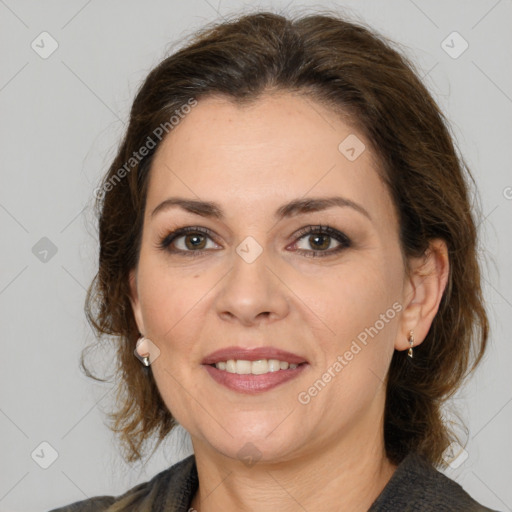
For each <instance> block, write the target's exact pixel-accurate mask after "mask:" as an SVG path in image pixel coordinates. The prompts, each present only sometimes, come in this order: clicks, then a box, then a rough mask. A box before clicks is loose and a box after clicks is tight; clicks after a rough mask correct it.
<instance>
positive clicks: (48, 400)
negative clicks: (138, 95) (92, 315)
mask: <svg viewBox="0 0 512 512" xmlns="http://www.w3.org/2000/svg"><path fill="white" fill-rule="evenodd" d="M218 2H219V0H192V1H187V2H184V1H182V2H178V1H153V2H149V3H145V2H135V1H130V2H128V1H121V0H113V1H109V2H99V1H91V0H89V1H86V0H79V1H67V2H64V1H60V2H59V1H47V2H36V1H22V0H19V1H15V0H0V43H1V44H0V52H1V55H2V65H1V74H0V109H1V117H0V141H1V147H2V161H1V170H0V172H1V187H0V233H1V237H2V251H1V264H0V321H1V324H0V325H1V327H2V334H1V339H2V356H1V358H0V379H1V387H0V429H1V436H0V448H1V453H0V461H1V462H0V465H1V467H0V510H1V511H8V510H9V511H24V512H28V511H36V510H47V509H49V508H52V507H55V506H57V505H64V504H67V503H69V502H72V501H75V500H80V499H85V498H87V497H90V496H94V495H98V494H120V493H122V492H124V491H126V490H127V489H129V488H130V487H132V486H134V485H135V484H137V483H139V482H142V481H146V480H148V479H149V478H151V477H152V476H153V475H154V474H156V473H157V472H159V471H161V470H163V469H164V468H166V467H168V466H169V465H170V464H172V463H174V462H176V461H177V460H179V459H180V458H182V457H183V456H185V455H188V454H189V453H190V444H189V441H188V439H187V437H186V435H185V434H184V432H183V431H181V433H180V432H179V431H177V433H176V435H173V436H171V438H170V439H169V442H167V443H166V444H165V446H163V447H162V448H161V449H160V450H159V452H158V453H157V454H156V455H155V456H154V457H153V458H152V459H151V460H150V461H149V462H147V463H144V464H138V465H136V466H135V467H131V468H130V467H127V466H126V465H125V464H124V463H123V462H122V459H121V457H120V455H119V452H118V449H117V446H116V444H115V442H114V438H113V436H112V434H110V432H109V431H108V429H107V428H106V427H105V426H104V424H103V421H104V416H103V415H102V412H101V411H102V410H108V408H109V405H110V404H111V403H112V400H113V398H114V397H113V393H111V390H112V387H111V385H110V384H96V383H94V381H92V380H90V379H87V378H86V377H85V376H83V375H82V374H81V373H80V372H79V369H78V359H79V354H80V350H81V349H82V347H83V346H85V345H86V344H90V343H91V342H93V341H94V337H93V334H92V332H91V331H90V329H89V326H88V324H87V322H86V320H85V316H84V314H83V303H84V297H85V289H86V287H87V285H88V284H89V282H90V280H91V278H92V276H93V274H94V270H95V262H96V258H97V243H96V239H95V222H94V217H93V214H92V211H91V205H92V193H93V190H94V188H95V187H96V186H97V184H98V181H99V178H100V176H101V174H102V173H103V172H104V171H105V170H106V168H107V166H108V164H109V161H110V159H111V158H112V157H113V155H114V152H115V148H116V145H117V143H118V142H119V140H120V137H121V135H122V133H123V130H124V127H125V123H126V121H127V118H128V110H129V107H130V104H131V101H132V100H133V96H134V93H135V91H136V88H137V86H138V85H139V83H140V81H141V80H142V78H143V77H144V76H145V75H146V73H147V72H148V71H149V70H150V69H151V68H152V67H153V66H154V65H155V64H157V63H158V62H159V60H160V59H161V58H162V57H163V56H164V55H165V54H166V52H167V51H168V50H171V49H172V48H175V46H174V44H175V43H176V42H179V40H180V39H181V38H182V37H183V36H184V35H186V34H188V33H190V32H191V31H192V30H194V29H195V28H198V27H200V26H201V25H203V24H204V23H205V22H209V21H212V20H214V19H222V17H223V16H226V15H229V14H230V13H232V12H233V11H235V10H237V9H239V8H241V7H244V9H246V10H254V9H255V8H256V7H258V6H260V7H263V8H270V9H272V10H275V11H278V10H280V9H283V10H284V12H291V13H294V12H297V10H301V11H303V12H310V11H311V10H312V9H314V8H316V7H325V8H336V9H338V10H343V11H344V12H346V13H348V14H349V15H350V16H351V17H352V18H353V19H356V20H357V19H360V20H362V21H365V22H367V23H368V24H370V25H372V26H373V27H375V28H376V29H378V30H380V31H381V32H382V33H383V34H384V35H387V36H389V37H391V38H392V39H394V40H395V41H398V42H399V43H400V44H401V45H402V46H403V48H404V50H405V51H406V52H407V54H408V55H409V56H410V57H411V58H413V59H414V61H415V62H416V63H417V66H418V68H419V69H420V70H421V74H422V76H423V77H424V79H425V81H426V83H427V85H428V87H429V88H430V90H431V91H432V93H433V94H434V97H435V98H436V99H437V101H438V102H439V103H440V105H441V107H442V108H443V109H444V111H445V112H446V113H447V115H448V118H449V119H450V120H451V122H452V127H453V131H454V134H455V136H456V138H457V140H458V144H459V147H460V149H461V152H462V153H463V155H464V156H465V158H466V159H467V163H468V166H469V167H470V168H471V169H472V171H473V173H474V175H475V177H476V181H477V185H478V189H479V193H480V196H481V207H482V212H483V221H482V223H481V225H480V230H481V235H482V261H483V265H484V267H483V268H484V279H485V296H486V299H487V304H488V307H489V313H490V320H491V326H492V333H491V341H490V347H489V351H488V354H487V356H486V359H485V361H484V363H483V364H482V366H481V367H480V368H479V370H478V372H477V374H476V375H475V376H474V378H473V379H472V380H471V381H470V383H469V384H468V385H467V386H466V387H465V388H464V389H463V390H461V392H459V393H458V394H457V396H456V397H455V399H454V400H453V401H452V404H453V405H454V406H456V408H457V410H458V411H459V412H460V414H461V416H462V418H463V419H464V421H465V422H466V425H467V427H468V433H467V440H468V444H467V446H466V451H467V458H466V460H465V461H464V462H463V463H462V464H461V465H460V466H459V467H458V468H453V469H452V468H449V469H448V470H447V471H446V473H447V474H448V475H449V476H450V477H451V478H453V479H455V480H456V481H458V482H459V483H460V484H461V485H462V486H463V487H464V488H465V489H466V490H467V491H468V492H470V494H472V495H473V496H474V497H475V498H476V499H477V500H479V501H481V502H483V503H484V504H486V505H487V506H490V507H492V508H495V509H499V510H502V511H504V510H512V487H511V486H510V482H511V481H512V469H511V465H512V463H511V461H512V435H511V433H510V432H511V426H512V386H511V382H512V380H511V373H510V363H511V361H512V345H511V343H510V341H511V339H510V335H509V333H510V331H511V329H512V324H511V318H512V292H511V289H512V272H511V269H510V264H509V262H510V261H512V254H511V253H512V251H511V249H512V242H511V236H510V232H511V230H510V220H511V218H512V215H511V214H512V188H511V187H512V174H511V171H510V169H511V167H510V164H511V156H512V150H511V147H512V144H511V135H512V115H511V114H512V66H511V49H512V31H511V30H510V28H511V26H512V23H511V22H512V2H511V1H510V0H481V1H471V2H468V1H462V0H458V1H457V0H452V1H450V2H446V1H444V0H437V1H428V2H427V1H422V0H414V1H413V0H392V1H387V2H382V1H378V0H372V1H370V0H365V1H359V2H357V1H352V2H349V1H343V2H322V3H321V4H316V3H315V4H313V3H310V2H280V1H271V2H260V3H257V2H245V3H242V2H235V1H228V0H221V1H220V3H218ZM43 31H47V32H48V33H49V34H51V37H52V38H53V39H54V40H56V41H57V43H58V48H57V50H56V51H55V52H54V53H53V54H51V55H50V56H47V58H42V57H41V56H40V53H44V52H48V51H49V50H50V49H51V40H50V39H49V38H48V36H40V34H41V32H43ZM453 31H457V32H458V33H460V35H461V36H462V37H463V38H464V40H465V41H467V43H468V44H469V48H468V49H467V50H466V51H465V52H464V53H462V54H461V55H460V56H458V58H453V54H454V53H458V51H460V50H461V49H462V48H463V46H462V45H463V44H464V43H463V41H462V40H460V39H457V38H456V39H453V37H452V39H450V38H449V39H448V40H447V41H448V42H447V43H445V47H444V49H443V47H442V42H443V41H444V40H445V39H446V38H447V36H449V35H450V34H451V33H452V32H453ZM41 39H43V41H41ZM33 41H35V42H34V45H38V46H36V48H37V50H38V51H39V53H37V52H36V51H35V50H34V49H33V48H32V47H31V43H32V42H33ZM446 44H448V45H450V46H452V47H453V48H452V49H451V50H450V51H451V52H452V56H450V55H449V54H448V53H447V52H446V51H445V50H446V49H448V48H446ZM44 237H46V238H47V239H48V240H46V239H43V238H44ZM41 239H43V240H42V241H41ZM50 241H51V242H50ZM55 250H56V253H55V254H53V253H54V252H55ZM45 251H47V252H45ZM96 359H97V360H98V364H99V366H100V371H101V370H102V369H104V370H106V371H108V369H109V368H112V364H113V359H112V355H111V354H110V353H109V352H108V351H105V352H104V353H101V352H100V353H98V354H97V357H96ZM42 442H46V443H49V445H51V448H50V447H49V446H48V445H41V443H42ZM53 450H55V451H56V452H57V454H58V457H57V458H56V459H55V460H54V461H53V458H54V457H53V456H52V454H53V453H54V452H53ZM50 463H51V464H50ZM48 464H50V465H49V467H48V468H47V469H43V467H41V466H44V465H48Z"/></svg>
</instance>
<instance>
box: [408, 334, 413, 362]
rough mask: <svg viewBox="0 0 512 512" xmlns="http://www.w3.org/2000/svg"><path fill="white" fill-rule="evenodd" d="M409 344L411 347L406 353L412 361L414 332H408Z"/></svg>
mask: <svg viewBox="0 0 512 512" xmlns="http://www.w3.org/2000/svg"><path fill="white" fill-rule="evenodd" d="M408 341H409V344H410V345H411V346H410V347H409V350H408V351H407V355H408V356H409V357H410V358H411V359H412V347H413V346H414V332H413V331H409V339H408Z"/></svg>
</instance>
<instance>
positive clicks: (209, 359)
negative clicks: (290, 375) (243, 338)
mask: <svg viewBox="0 0 512 512" xmlns="http://www.w3.org/2000/svg"><path fill="white" fill-rule="evenodd" d="M229 359H234V360H245V361H258V360H259V359H278V360H280V361H287V362H288V363H291V364H301V363H307V360H306V359H305V358H304V357H302V356H299V355H297V354H293V353H292V352H288V351H286V350H280V349H278V348H275V347H255V348H252V349H247V348H243V347H227V348H223V349H220V350H216V351H215V352H212V353H211V354H209V355H208V356H206V357H205V358H204V359H203V361H202V364H204V365H212V364H215V363H218V362H220V361H227V360H229Z"/></svg>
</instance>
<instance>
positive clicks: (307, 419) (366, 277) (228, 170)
mask: <svg viewBox="0 0 512 512" xmlns="http://www.w3.org/2000/svg"><path fill="white" fill-rule="evenodd" d="M350 134H355V135H356V136H357V137H358V138H359V139H360V140H361V141H363V142H365V139H364V137H363V136H362V135H361V134H360V133H358V132H357V131H356V130H354V129H353V128H352V127H351V126H349V125H348V124H347V123H346V122H345V121H343V120H342V119H341V118H340V117H339V116H336V115H335V114H333V113H332V112H331V111H329V110H327V109H326V108H325V107H324V106H322V105H321V104H318V103H315V102H314V101H313V100H311V99H308V98H306V97H302V96H300V95H297V94H292V93H273V94H270V93H268V94H265V95H264V96H262V97H261V98H260V99H259V100H258V101H257V102H256V103H255V104H253V105H252V106H250V107H238V106H236V105H234V104H233V103H231V102H230V101H229V100H227V99H224V98H222V97H209V98H206V99H202V100H201V101H200V102H199V104H198V105H197V106H196V107H195V108H194V109H192V111H191V113H190V114H188V115H187V117H186V118H185V119H184V120H183V121H182V122H181V123H180V124H179V125H178V126H177V127H176V128H174V130H173V131H172V132H171V133H170V135H169V136H168V137H167V138H166V139H165V140H164V141H163V142H162V144H161V146H160V147H159V149H158V151H157V154H156V155H155V160H154V163H153V165H152V169H151V174H150V182H149V188H148V196H147V206H146V212H145V220H144V226H143V236H142V245H141V253H140V260H139V263H138V266H137V268H136V269H134V271H133V272H132V273H131V275H130V284H131V290H132V297H131V300H132V307H133V311H134V315H135V318H136V321H137V325H138V327H139V330H140V332H141V333H143V334H144V335H145V336H146V337H147V338H148V339H149V340H151V342H152V343H153V344H154V346H157V347H158V349H159V350H160V354H159V357H158V358H156V359H155V360H154V361H153V363H152V365H151V369H152V372H153V375H154V378H155V380H156V383H157V386H158V389H159V390H160V393H161V395H162V397H163V400H164V401H165V404H166V405H167V407H168V408H169V410H170V411H171V412H172V414H173V415H174V416H175V417H176V419H177V420H178V421H179V423H180V424H181V425H183V427H184V428H185V429H186V430H187V431H188V432H189V434H190V436H191V440H192V444H193V447H194V453H195V456H196V463H197V467H198V474H199V482H200V484H199V490H198V492H197V494H196V495H195V496H194V500H193V502H192V504H191V506H193V507H194V509H195V510H199V511H201V512H208V511H215V510H240V511H267V510H281V511H295V510H304V509H305V510H324V511H330V510H332V511H334V510H336V511H339V510H347V511H356V512H357V511H366V510H367V509H368V508H369V507H370V505H371V504H372V502H373V501H374V500H375V499H376V497H377V496H378V495H379V494H380V492H381V491H382V489H383V488H384V486H385V485H386V483H387V482H388V481H389V479H390V478H391V476H392V474H393V472H394V471H395V469H396V467H395V466H394V465H393V464H391V463H390V461H389V460H388V459H387V457H386V454H385V450H384V440H383V414H384V404H385V379H386V375H387V371H388V368H389V364H390V361H391V357H392V355H393V353H394V351H395V350H406V349H407V348H408V347H409V344H408V342H407V338H408V334H409V331H411V330H413V331H414V336H415V346H417V345H418V344H419V343H421V342H422V340H423V339H424V338H425V336H426V334H427V332H428V330H429V328H430V325H431V322H432V320H433V318H434V316H435V314H436V312H437V310H438V306H439V302H440V300H441V297H442V293H443V290H444V288H445V285H446V279H447V273H448V257H447V251H446V246H445V245H444V243H443V242H441V241H433V242H432V245H431V250H430V251H428V253H427V254H426V255H425V257H424V258H420V259H411V260H409V262H408V263H409V266H410V272H407V271H406V265H405V263H406V262H404V260H403V257H402V253H401V249H400V244H399V238H398V232H399V227H398V221H397V216H396V212H395V208H394V205H393V203H392V200H391V197H390V195H389V192H388V190H387V188H386V187H385V185H384V183H383V182H382V180H381V179H380V177H379V174H378V172H377V168H376V162H375V159H374V157H373V155H372V153H371V150H370V146H369V144H368V143H366V142H365V145H366V150H365V151H364V152H363V153H362V154H361V155H360V156H359V157H358V158H357V159H356V160H355V161H349V160H348V159H347V158H346V157H345V156H344V155H343V154H342V153H341V152H340V151H339V150H338V146H339V144H340V142H341V141H343V140H344V139H345V138H346V137H347V136H348V135H350ZM333 195H336V196H343V197H344V198H347V199H349V200H351V201H353V202H354V203H357V204H358V205H360V206H361V207H362V208H364V209H365V210H366V211H367V213H368V215H369V218H368V217H367V216H365V215H364V214H362V213H361V212H359V211H357V210H356V209H354V208H351V207H348V206H345V207H332V208H329V209H326V210H322V211H317V212H306V213H301V214H295V215H293V216H292V217H290V218H285V219H283V220H280V221H276V219H275V218H274V212H275V210H277V208H279V207H280V206H281V205H283V204H284V203H287V202H289V201H291V200H294V199H298V198H303V197H327V196H333ZM172 196H180V197H183V198H188V199H194V200H203V201H213V202H215V203H218V204H219V206H220V207H221V208H222V210H223V212H224V214H225V218H224V219H223V220H219V219H215V218H206V217H202V216H199V215H197V214H193V213H190V212H187V211H185V210H183V209H181V208H180V207H176V206H174V207H172V208H169V209H167V210H161V211H160V212H158V213H156V214H155V215H154V216H152V215H151V212H153V210H154V209H155V208H156V207H157V206H158V205H159V204H160V203H162V202H163V201H165V200H166V199H167V198H169V197H172ZM311 225H313V226H315V225H323V226H325V225H327V226H331V227H333V228H335V229H337V230H339V231H341V232H343V233H344V234H345V235H346V236H348V237H349V238H350V240H351V241H352V243H351V245H350V246H349V247H345V248H343V250H342V251H340V252H337V253H330V254H328V255H327V256H319V257H308V254H309V255H310V254H311V252H312V251H313V250H314V249H317V250H318V244H319V245H320V246H321V247H326V246H327V249H324V250H325V251H329V250H332V249H334V248H335V247H337V246H338V245H339V242H337V241H336V240H335V239H334V238H327V241H326V242H325V239H322V240H320V242H317V245H312V244H314V243H315V240H313V241H311V237H310V236H309V235H300V236H301V237H300V238H299V236H297V231H298V230H299V229H301V228H303V227H307V226H311ZM182 226H201V227H204V228H208V229H209V230H211V232H212V233H213V236H212V237H211V238H210V237H208V236H203V238H200V239H199V242H201V243H202V244H203V245H201V248H203V249H204V252H203V253H202V254H201V255H199V256H196V257H193V255H192V256H190V255H187V254H190V252H192V251H193V250H194V248H193V247H194V246H193V245H192V246H191V244H190V239H191V238H194V234H192V235H189V237H188V239H187V238H185V237H181V238H180V239H178V240H176V241H175V243H174V246H175V247H176V248H179V249H182V250H183V251H186V250H188V251H189V253H187V254H183V253H172V252H169V250H164V249H162V248H159V247H158V244H159V242H160V241H161V239H163V238H164V237H165V236H166V235H167V234H168V233H169V232H171V231H172V230H173V229H176V228H178V227H182ZM248 236H251V237H253V238H254V239H255V240H256V241H257V242H258V244H259V246H260V247H261V249H262V253H261V255H260V256H259V257H258V258H257V259H256V260H255V261H254V262H252V263H247V262H246V261H245V260H244V259H242V258H241V257H240V256H239V255H238V253H237V252H236V248H237V246H238V245H239V244H240V243H241V242H242V241H243V240H244V239H245V238H246V237H248ZM313 238H314V236H313ZM187 240H188V242H189V245H186V244H185V242H186V241H187ZM195 241H196V242H197V239H196V240H195ZM324 242H325V245H324V246H322V243H324ZM329 242H330V245H329ZM308 251H309V253H308ZM394 303H398V304H399V305H400V307H401V311H400V312H399V313H398V314H396V315H395V316H394V318H393V319H390V320H388V322H387V323H386V324H385V326H384V328H382V329H381V330H379V332H378V334H377V335H375V336H374V337H373V338H370V341H369V342H368V344H367V345H366V346H364V347H363V348H362V350H361V351H360V352H358V353H357V355H355V356H354V357H353V359H352V360H351V361H350V362H349V363H348V364H347V365H346V366H344V368H343V370H342V371H341V372H339V373H337V374H336V377H334V378H332V380H331V381H330V382H329V383H328V384H327V385H326V386H325V387H324V388H323V389H322V390H321V392H319V393H318V394H317V395H316V396H315V397H312V398H311V400H310V401H309V403H307V404H302V403H300V402H299V401H298V398H297V397H298V395H299V393H301V392H304V391H307V390H308V388H310V386H311V385H312V384H313V383H314V382H315V381H316V380H317V379H319V378H321V376H322V375H323V374H324V373H325V372H326V370H327V369H328V368H329V367H332V365H333V363H334V362H335V361H336V360H337V357H338V356H339V355H343V354H344V353H345V352H346V351H347V350H349V348H350V346H351V343H352V341H353V340H355V339H356V338H357V336H358V334H360V333H361V332H362V331H364V329H365V328H368V327H370V326H374V325H375V323H376V321H377V320H378V319H379V318H381V317H380V315H382V314H386V311H388V310H389V309H390V308H392V305H393V304H394ZM232 345H239V346H243V347H251V348H252V347H260V346H268V345H270V346H274V347H277V348H280V349H283V350H287V351H290V352H293V353H295V354H299V355H301V356H302V357H303V358H304V359H305V360H307V361H308V363H309V365H308V366H307V367H306V369H305V370H304V371H303V372H302V373H301V375H300V376H298V377H297V378H296V379H294V380H291V381H289V382H287V383H285V384H283V385H280V386H278V387H276V388H274V389H272V390H270V391H266V392H263V393H260V394H257V395H247V394H242V393H238V392H235V391H232V390H229V389H227V388H225V387H223V386H221V385H220V384H218V383H217V382H215V381H214V380H213V379H212V378H211V377H210V376H209V375H208V374H207V372H206V371H205V370H204V368H203V367H202V366H201V361H202V360H203V358H204V357H206V356H207V355H208V354H210V353H211V352H213V351H215V350H217V349H220V348H224V347H227V346H232ZM146 348H147V347H146ZM142 351H143V350H142V349H141V352H142ZM404 356H405V354H404ZM247 443H251V444H247ZM243 447H245V450H249V451H250V452H251V453H252V454H254V456H255V457H256V458H258V457H259V460H258V461H257V462H256V464H254V465H246V464H245V463H244V462H243V461H241V456H240V454H239V451H240V450H241V449H242V448H243ZM342 507H343V508H342Z"/></svg>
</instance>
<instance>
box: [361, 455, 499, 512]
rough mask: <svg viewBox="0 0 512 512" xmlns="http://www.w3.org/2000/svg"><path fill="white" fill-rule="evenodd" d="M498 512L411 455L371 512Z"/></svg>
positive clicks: (418, 456)
mask: <svg viewBox="0 0 512 512" xmlns="http://www.w3.org/2000/svg"><path fill="white" fill-rule="evenodd" d="M396 510H400V511H403V512H413V511H417V510H421V511H422V512H430V511H432V512H433V511H436V512H459V511H460V512H497V511H493V510H491V509H490V508H487V507H485V506H483V505H481V504H480V503H478V502H477V501H475V500H474V499H473V498H472V497H471V496H470V495H469V494H468V493H467V492H466V491H465V490H464V489H463V488H462V487H461V486H460V485H459V484H458V483H457V482H455V481H454V480H451V479H450V478H448V477H447V476H446V475H444V474H443V473H441V472H440V471H438V470H437V469H436V468H434V467H433V466H432V465H431V464H430V463H429V462H428V461H427V460H426V459H424V458H423V457H422V456H420V455H418V454H416V453H410V454H409V455H407V457H405V459H404V460H403V461H402V462H401V463H400V465H399V466H398V467H397V469H396V471H395V473H394V474H393V476H392V477H391V479H390V481H389V482H388V484H387V485H386V487H384V489H383V491H382V492H381V494H380V495H379V496H378V497H377V499H376V500H375V502H374V503H373V505H372V506H371V508H370V509H369V511H368V512H387V511H390V512H391V511H396Z"/></svg>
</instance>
